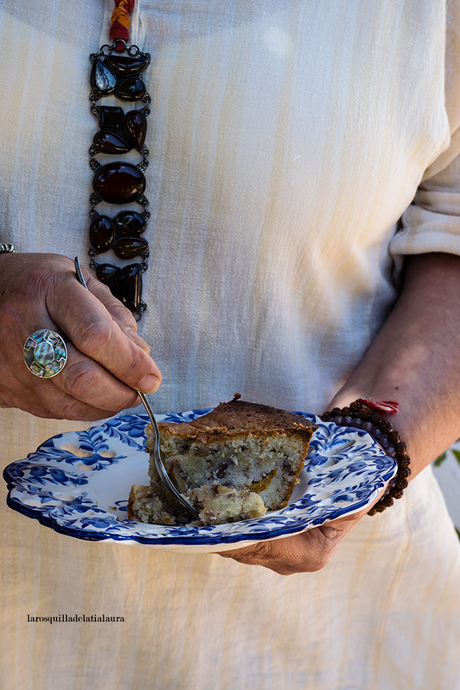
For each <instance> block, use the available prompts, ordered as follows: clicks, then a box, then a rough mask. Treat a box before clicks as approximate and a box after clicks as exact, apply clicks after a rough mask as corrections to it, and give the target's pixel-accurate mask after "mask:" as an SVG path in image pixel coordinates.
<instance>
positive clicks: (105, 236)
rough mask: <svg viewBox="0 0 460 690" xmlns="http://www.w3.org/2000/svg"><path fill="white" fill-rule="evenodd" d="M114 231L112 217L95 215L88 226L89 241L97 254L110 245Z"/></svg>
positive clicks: (107, 248) (104, 250) (105, 250)
mask: <svg viewBox="0 0 460 690" xmlns="http://www.w3.org/2000/svg"><path fill="white" fill-rule="evenodd" d="M114 235H115V231H114V227H113V223H112V219H111V218H109V217H108V216H97V218H94V220H93V221H92V223H91V225H90V227H89V241H90V243H91V246H92V248H93V249H94V251H95V252H96V253H97V254H102V252H107V251H108V250H109V249H110V247H111V246H112V242H113V239H114Z"/></svg>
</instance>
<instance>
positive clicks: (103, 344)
mask: <svg viewBox="0 0 460 690" xmlns="http://www.w3.org/2000/svg"><path fill="white" fill-rule="evenodd" d="M111 337H112V334H111V328H110V325H109V324H107V323H105V322H101V321H92V322H90V323H88V324H83V325H82V326H81V328H80V330H79V333H78V343H76V345H77V347H78V349H79V350H81V351H82V352H93V353H94V354H95V355H96V356H97V355H98V354H99V353H103V352H104V350H105V349H106V348H107V347H108V345H109V343H110V340H111Z"/></svg>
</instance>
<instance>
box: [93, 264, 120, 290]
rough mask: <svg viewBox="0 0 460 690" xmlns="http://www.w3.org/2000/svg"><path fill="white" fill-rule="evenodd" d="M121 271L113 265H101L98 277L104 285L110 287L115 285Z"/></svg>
mask: <svg viewBox="0 0 460 690" xmlns="http://www.w3.org/2000/svg"><path fill="white" fill-rule="evenodd" d="M119 273H120V269H119V268H118V267H117V266H112V264H99V265H98V266H97V268H96V276H97V278H98V279H99V280H100V281H101V283H104V285H109V287H110V285H111V284H113V283H114V281H115V280H116V278H117V276H118V274H119Z"/></svg>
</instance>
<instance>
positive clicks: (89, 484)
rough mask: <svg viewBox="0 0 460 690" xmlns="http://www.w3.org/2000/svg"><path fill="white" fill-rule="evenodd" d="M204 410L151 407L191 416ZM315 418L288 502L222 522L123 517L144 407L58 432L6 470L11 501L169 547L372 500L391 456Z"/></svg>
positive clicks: (220, 547)
mask: <svg viewBox="0 0 460 690" xmlns="http://www.w3.org/2000/svg"><path fill="white" fill-rule="evenodd" d="M206 412H209V409H207V410H190V411H188V412H182V413H177V414H176V413H174V414H166V415H158V420H159V421H167V422H184V421H185V422H188V421H192V420H193V419H196V418H197V417H199V416H201V415H203V414H205V413H206ZM297 414H301V415H302V416H304V417H305V418H306V419H308V420H310V421H312V422H314V423H315V424H317V425H318V429H317V430H316V432H315V434H314V436H313V438H312V441H311V443H310V452H309V454H308V456H307V458H306V461H305V466H304V469H303V470H302V473H301V476H300V483H299V484H298V485H297V486H296V488H295V490H294V492H293V495H292V497H291V502H290V504H289V505H288V506H287V507H286V508H284V509H283V510H279V511H272V512H269V513H267V514H266V515H265V516H264V517H262V518H256V519H253V520H244V521H241V522H236V523H232V524H228V525H215V526H213V527H208V526H207V527H193V526H190V525H180V526H177V527H166V526H163V525H146V524H143V523H140V522H133V521H130V520H128V519H127V517H126V505H127V502H128V501H127V499H128V495H129V492H130V489H131V485H132V484H148V474H147V467H148V459H147V456H146V454H145V439H144V428H145V426H146V424H147V423H148V418H147V415H142V414H139V415H128V416H121V417H114V418H113V419H110V420H109V421H108V422H106V423H104V424H103V425H101V426H94V427H92V428H90V429H88V430H87V431H80V432H70V433H66V434H59V435H58V436H54V437H53V438H50V439H48V441H45V443H43V444H42V445H41V446H40V447H39V448H38V449H37V450H36V451H35V452H34V453H31V454H30V455H29V456H28V457H27V458H26V459H25V460H18V461H17V462H14V463H12V464H11V465H9V466H8V467H7V468H6V469H5V471H4V474H3V476H4V479H5V481H6V482H7V484H8V489H9V493H8V498H7V502H8V505H9V506H10V508H13V509H14V510H17V511H18V512H20V513H22V514H23V515H26V516H27V517H30V518H34V519H37V520H39V521H40V523H41V524H43V525H45V526H47V527H51V528H52V529H54V530H56V531H57V532H60V533H62V534H67V535H69V536H72V537H76V538H78V539H87V540H91V541H102V540H104V541H107V540H109V541H112V542H120V543H125V544H145V545H148V546H151V547H156V548H163V549H167V550H170V551H184V550H193V551H195V552H200V551H201V552H206V551H208V552H209V551H214V552H218V551H224V550H226V549H230V548H235V547H237V546H238V545H240V546H243V545H248V544H249V543H251V542H254V541H260V540H266V539H275V538H277V537H283V536H288V535H293V534H297V533H299V532H303V531H304V530H306V529H311V528H312V527H316V526H318V525H322V524H324V523H325V522H329V521H330V520H334V519H336V518H339V517H342V516H344V515H346V514H349V513H352V512H356V511H358V510H361V509H363V508H365V507H366V506H368V505H370V504H371V503H372V502H373V501H374V500H375V498H376V497H377V495H378V493H379V491H380V490H381V489H382V488H383V487H384V486H385V484H386V483H387V482H388V481H389V480H390V479H392V478H393V477H394V476H395V474H396V472H397V465H396V463H395V461H394V460H393V459H392V458H390V457H388V456H387V455H385V453H384V452H383V450H382V449H381V448H380V447H379V446H378V445H377V443H376V442H375V441H374V439H373V438H372V437H371V436H369V434H367V433H366V432H364V431H362V430H359V429H352V428H347V427H338V426H336V425H335V424H333V423H332V422H323V421H322V420H321V419H319V417H316V416H315V415H312V414H306V413H303V412H297Z"/></svg>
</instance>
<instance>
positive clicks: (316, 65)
mask: <svg viewBox="0 0 460 690" xmlns="http://www.w3.org/2000/svg"><path fill="white" fill-rule="evenodd" d="M111 10H112V3H111V2H108V0H107V3H106V4H105V5H104V3H103V2H100V1H99V0H80V2H78V3H75V2H70V0H53V1H52V2H47V3H33V2H30V1H28V0H14V1H13V0H3V1H2V2H1V3H0V57H1V64H2V79H3V88H2V97H1V99H0V122H1V128H2V136H1V137H0V161H1V176H0V209H1V210H0V223H1V239H2V241H11V242H14V243H15V244H16V245H17V247H18V249H19V250H20V251H21V252H27V251H29V252H57V253H63V254H66V255H68V256H70V257H73V256H76V255H79V256H80V258H81V259H82V260H84V257H85V256H86V252H87V248H88V242H87V232H88V210H89V203H88V199H89V193H90V185H91V171H90V169H89V166H88V155H87V149H88V147H89V145H90V143H91V140H92V136H93V134H94V132H95V131H96V128H97V123H96V120H95V119H94V118H93V116H92V115H91V114H90V112H89V102H88V72H89V60H88V55H89V53H90V52H95V51H96V50H97V49H98V47H99V46H100V45H102V44H103V43H107V42H108V36H107V26H108V19H109V16H110V13H111ZM459 20H460V17H459V3H458V2H457V1H455V2H447V7H446V3H445V2H444V0H387V1H386V2H382V1H381V0H378V1H377V0H366V2H364V1H363V0H328V1H327V2H325V1H324V0H323V1H322V2H321V1H320V0H245V1H244V2H243V1H241V0H139V2H138V7H137V10H136V13H135V16H134V17H133V40H134V42H137V43H138V44H139V45H140V47H141V48H142V49H144V50H147V51H149V52H150V53H151V54H152V65H151V67H150V68H149V70H148V73H147V74H146V80H147V82H148V89H149V91H150V93H151V95H152V113H151V115H150V117H149V131H148V139H147V142H146V143H147V146H148V147H149V149H150V166H149V168H148V170H147V184H148V187H147V196H148V197H149V199H150V209H151V212H152V218H151V221H150V224H149V228H148V231H147V233H146V236H147V238H148V240H149V243H150V250H151V257H150V267H149V270H148V272H147V273H146V274H145V285H144V295H143V297H144V299H145V301H146V302H147V303H148V305H149V308H148V312H147V313H146V315H145V316H144V318H143V320H142V322H141V324H140V333H141V335H142V336H143V337H144V338H145V339H146V340H147V341H148V342H149V343H150V344H151V346H152V353H153V356H154V358H155V360H156V362H157V363H158V365H159V366H160V368H161V370H162V373H163V377H164V382H163V384H162V386H161V388H160V390H159V391H158V393H157V394H156V395H155V396H154V398H153V403H154V406H155V409H156V410H157V411H159V412H163V411H179V410H186V409H190V408H197V407H208V406H211V405H214V404H216V403H217V402H219V401H221V400H226V399H230V398H231V397H232V396H233V393H235V392H236V391H238V392H240V393H241V394H242V395H243V397H244V398H246V399H250V400H251V399H252V400H255V401H259V402H263V403H268V404H274V405H279V406H282V407H285V408H288V409H301V410H305V411H311V412H317V413H318V412H321V411H322V410H323V409H324V407H325V406H326V405H327V403H328V401H329V400H330V398H331V397H332V395H333V394H334V392H335V391H336V390H337V388H338V387H339V386H340V385H341V383H342V382H343V381H344V380H345V379H346V377H347V375H348V374H349V373H350V372H351V371H352V370H353V368H354V367H355V366H356V364H357V363H358V362H359V361H360V359H361V357H362V355H363V352H364V351H365V350H366V348H367V347H368V345H369V343H370V342H371V340H372V338H373V337H374V336H375V334H376V332H377V331H378V329H379V328H380V326H381V324H382V322H383V320H384V319H385V317H386V315H387V314H388V312H389V310H390V309H391V306H392V304H393V302H394V300H395V299H396V296H397V289H398V279H399V275H400V271H401V265H402V257H403V256H404V255H407V254H413V253H420V252H429V251H444V252H451V253H455V254H460V219H459V215H460V213H459V209H460V205H459V181H460V169H459V164H458V162H457V161H458V159H457V152H458V148H459V134H458V131H459V130H458V125H459V121H460V100H459V98H460V88H459V74H460V48H459V35H458V34H459ZM414 197H415V198H414ZM412 202H413V203H412ZM401 218H402V220H400V219H401ZM103 260H105V258H104V259H103ZM109 261H110V262H111V263H116V260H113V259H112V258H110V259H109ZM38 327H40V324H37V328H38ZM395 338H397V334H395ZM81 427H82V424H78V423H69V422H54V421H45V420H39V419H36V418H33V417H31V416H29V415H26V414H25V413H22V412H18V411H15V410H2V411H1V413H0V434H1V435H0V438H1V439H2V441H1V448H2V463H4V464H5V465H6V464H7V463H8V462H11V461H13V460H16V459H19V458H23V457H25V456H26V455H27V453H28V452H30V451H32V450H34V449H35V447H36V446H37V445H38V443H39V442H42V441H43V440H45V439H46V438H48V437H49V436H51V435H53V434H56V433H61V432H63V431H66V430H69V429H75V428H81ZM1 490H2V497H3V498H2V503H1V510H2V552H3V555H2V559H1V562H2V572H3V575H2V577H3V581H2V587H1V597H2V604H1V615H2V637H3V640H2V644H1V647H0V659H1V662H0V663H1V670H0V679H1V680H0V686H1V687H5V688H7V687H8V688H12V689H14V690H29V689H30V690H54V689H57V688H59V689H60V690H95V689H96V688H97V690H100V689H102V690H105V689H107V690H109V688H110V690H125V689H126V690H128V689H129V690H131V689H134V688H142V690H146V689H153V688H154V689H155V690H156V689H158V690H249V689H251V690H286V689H288V688H289V690H313V688H314V689H315V690H415V689H423V690H444V689H445V690H457V689H458V688H460V680H459V679H460V595H459V592H460V584H459V583H460V556H459V547H458V542H457V539H456V535H455V533H454V530H453V527H452V524H451V521H450V519H449V517H448V515H447V511H446V509H445V506H444V502H443V499H442V496H441V493H440V491H439V489H438V487H437V484H436V482H435V481H434V479H433V476H432V473H431V470H430V469H428V470H426V471H425V472H423V473H422V474H421V475H419V477H417V479H415V480H414V481H413V482H412V483H411V484H410V486H409V489H408V490H407V492H406V496H405V498H404V499H402V500H401V501H398V502H397V504H396V505H395V506H394V507H393V508H391V510H388V511H386V512H385V513H384V514H382V515H378V516H376V517H374V518H365V519H363V520H361V522H360V523H359V524H358V526H357V527H356V528H354V529H353V530H352V532H350V533H349V535H348V536H347V537H346V539H345V541H344V542H343V544H342V545H341V547H340V548H339V550H338V552H337V553H336V554H335V556H334V558H333V560H332V561H331V563H330V564H329V565H328V566H327V567H326V568H325V569H324V570H322V571H320V572H317V573H312V574H302V575H296V576H292V577H289V578H284V577H281V576H278V575H276V574H275V573H272V572H271V571H268V570H265V569H262V568H259V567H245V566H242V565H239V564H237V563H235V562H232V561H228V560H225V561H224V560H223V559H221V558H220V557H218V556H209V555H207V556H204V555H183V554H175V553H166V552H160V551H156V550H152V549H148V548H144V547H127V546H123V545H109V544H104V543H101V544H97V543H85V542H83V541H79V540H76V539H72V538H70V537H66V536H63V535H60V534H56V533H54V532H53V531H52V530H50V529H46V528H44V527H42V526H40V525H39V523H38V522H37V521H34V520H30V519H27V518H26V517H24V516H22V515H19V514H17V513H15V512H13V511H11V510H9V509H7V508H6V505H5V501H4V495H5V493H6V492H5V486H3V487H2V489H1ZM82 613H84V614H85V615H88V616H91V615H93V614H96V615H101V614H102V613H104V614H105V615H107V616H123V617H124V623H105V624H103V623H99V624H91V623H67V624H64V623H61V624H58V623H55V624H49V623H48V624H44V623H41V624H39V623H32V622H28V616H30V617H32V616H33V617H35V616H58V615H59V614H67V615H72V616H73V615H75V614H82Z"/></svg>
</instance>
